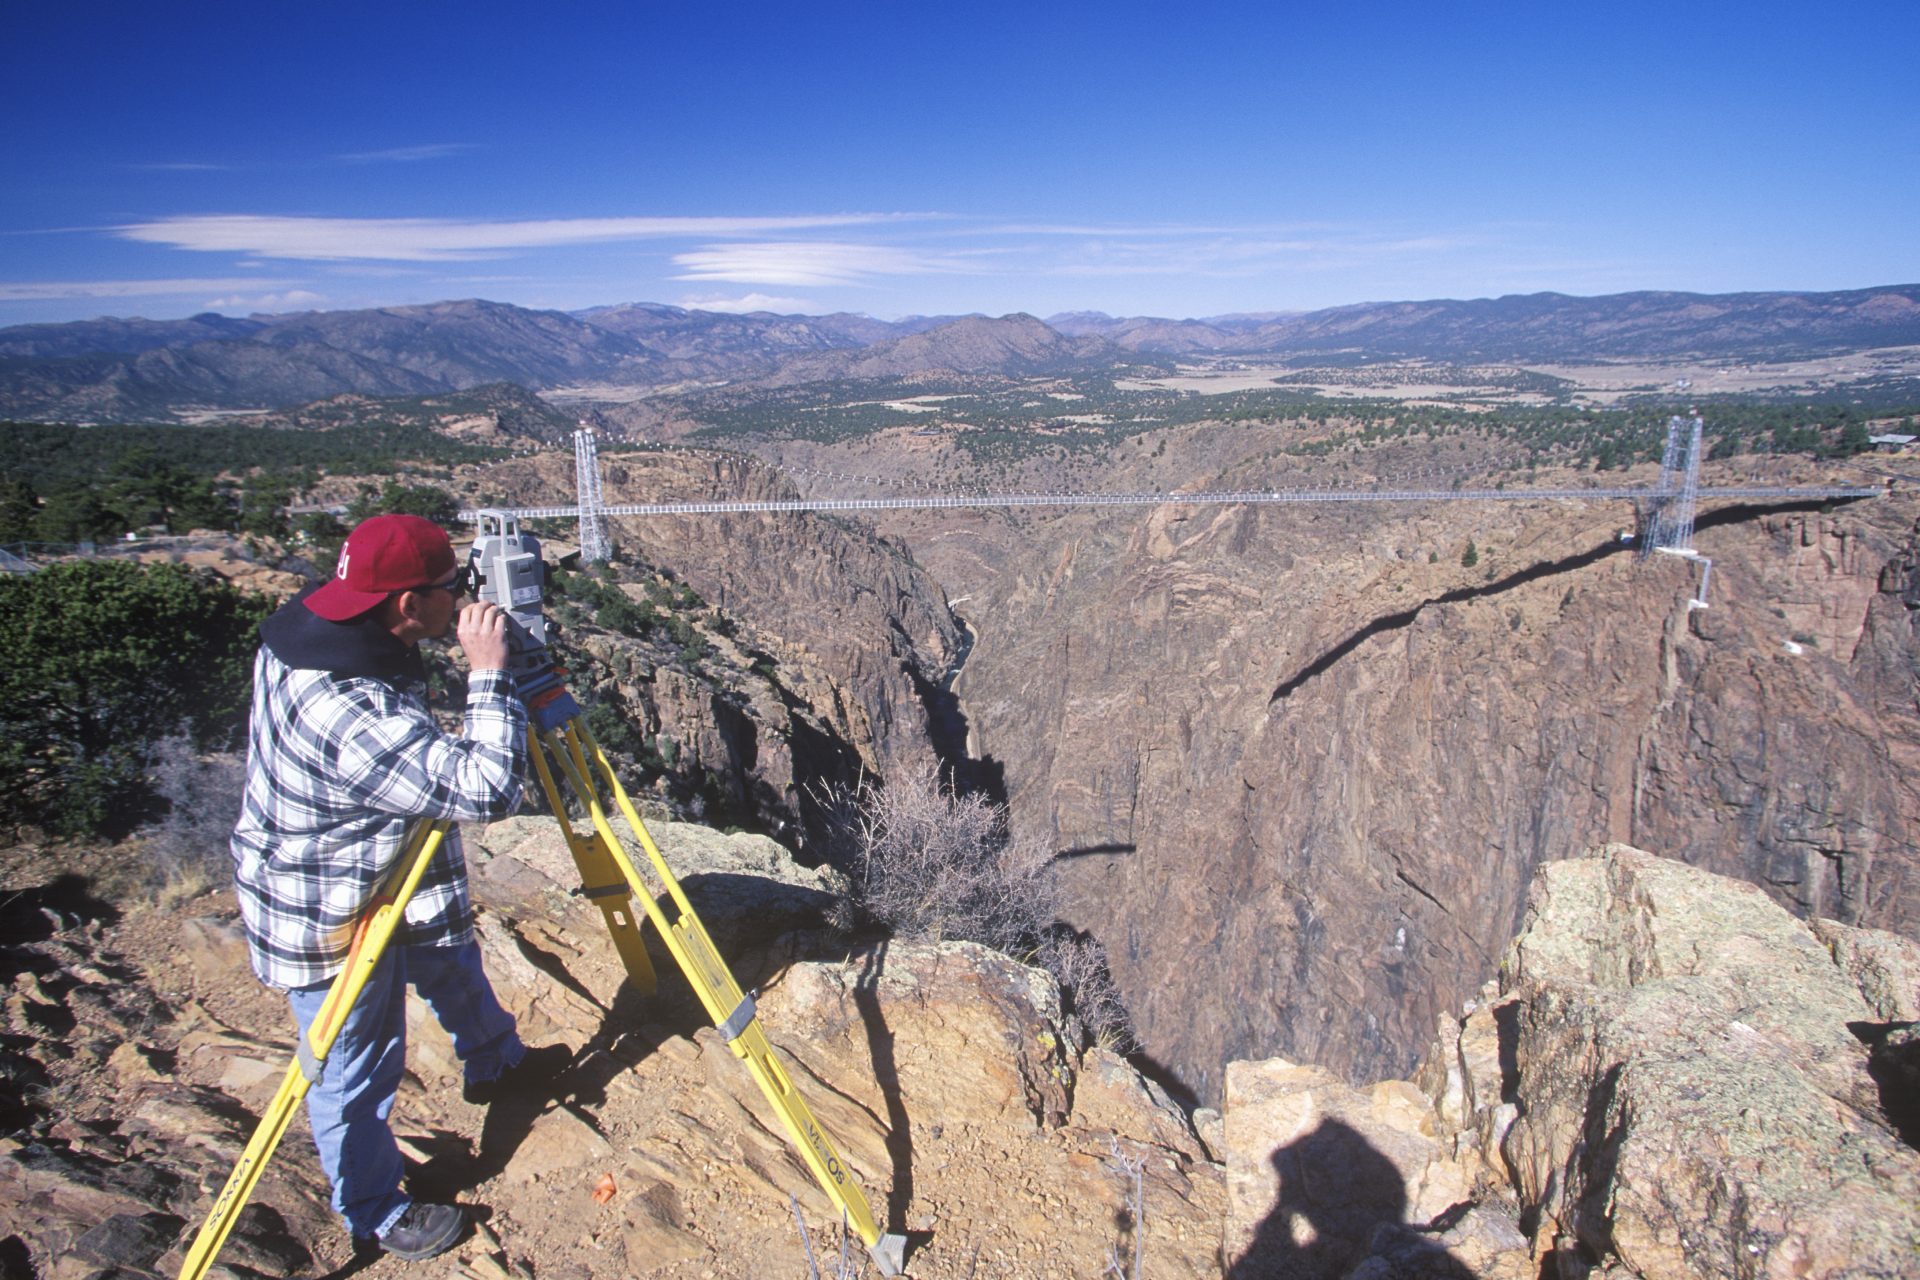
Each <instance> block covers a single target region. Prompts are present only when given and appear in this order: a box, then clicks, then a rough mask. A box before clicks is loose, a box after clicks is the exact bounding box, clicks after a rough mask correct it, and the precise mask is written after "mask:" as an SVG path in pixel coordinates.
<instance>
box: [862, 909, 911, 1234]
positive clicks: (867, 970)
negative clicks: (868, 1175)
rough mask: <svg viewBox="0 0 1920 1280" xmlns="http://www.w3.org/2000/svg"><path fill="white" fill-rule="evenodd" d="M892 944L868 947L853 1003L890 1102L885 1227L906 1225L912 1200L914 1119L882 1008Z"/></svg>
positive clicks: (878, 1079)
mask: <svg viewBox="0 0 1920 1280" xmlns="http://www.w3.org/2000/svg"><path fill="white" fill-rule="evenodd" d="M890 945H891V944H890V943H888V942H886V941H884V940H883V941H881V942H878V943H876V944H874V945H873V946H872V947H870V948H869V949H868V951H867V953H866V955H865V956H863V957H861V961H860V971H859V973H858V974H857V975H856V977H855V979H854V983H853V1004H854V1008H855V1009H857V1010H859V1013H860V1022H861V1024H862V1025H863V1026H864V1027H865V1028H866V1032H867V1053H868V1055H869V1056H870V1057H871V1058H872V1059H873V1078H874V1083H876V1084H878V1085H879V1086H880V1096H881V1097H882V1098H883V1099H885V1101H886V1105H887V1143H886V1145H887V1157H888V1159H889V1160H890V1161H892V1163H893V1183H892V1186H891V1188H890V1189H889V1190H888V1192H887V1220H886V1223H885V1224H884V1225H883V1226H882V1230H885V1229H886V1227H888V1226H899V1225H903V1224H904V1223H905V1222H906V1220H907V1207H908V1206H909V1205H911V1204H912V1203H913V1121H912V1119H911V1118H909V1117H908V1115H907V1107H906V1103H905V1101H904V1100H903V1099H902V1098H901V1096H900V1064H899V1062H898V1060H897V1059H896V1057H895V1055H894V1052H893V1031H892V1030H891V1029H890V1028H889V1027H888V1026H887V1019H886V1015H885V1014H883V1013H882V1012H881V1010H880V992H879V982H880V975H881V973H882V972H883V971H884V970H885V969H886V965H887V949H888V947H889V946H890ZM910 1243H912V1240H911V1238H910Z"/></svg>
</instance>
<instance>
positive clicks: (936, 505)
mask: <svg viewBox="0 0 1920 1280" xmlns="http://www.w3.org/2000/svg"><path fill="white" fill-rule="evenodd" d="M573 441H574V481H575V484H574V493H575V499H574V501H573V502H572V503H569V504H565V505H555V506H535V507H509V508H489V510H495V509H499V510H504V511H505V513H506V514H509V515H513V516H516V517H518V518H520V519H523V520H527V519H565V520H577V521H578V522H579V525H580V551H581V558H582V559H583V560H586V561H589V562H594V561H602V560H605V559H607V558H608V557H609V556H610V555H611V553H612V546H611V542H610V540H609V538H608V535H607V529H606V521H607V519H608V518H610V517H615V516H643V517H644V516H699V515H748V514H755V513H779V512H800V511H811V512H857V511H940V510H975V509H982V508H998V509H1017V508H1024V507H1158V506H1168V505H1179V506H1206V505H1215V506H1222V505H1248V506H1310V505H1315V504H1320V503H1379V502H1388V503H1392V502H1539V501H1543V500H1547V501H1561V502H1593V501H1605V500H1609V499H1612V500H1627V501H1632V502H1635V503H1638V504H1640V508H1641V511H1642V513H1643V522H1642V529H1643V532H1642V534H1641V538H1640V544H1639V548H1638V549H1639V552H1640V554H1641V555H1642V556H1646V555H1649V554H1651V553H1653V552H1655V551H1660V552H1666V553H1669V554H1673V555H1679V556H1685V557H1687V558H1690V559H1694V560H1698V561H1700V562H1701V563H1702V565H1703V569H1702V573H1701V579H1700V591H1699V594H1698V596H1697V598H1696V599H1695V601H1694V604H1695V605H1696V606H1698V607H1705V604H1706V583H1707V577H1708V575H1709V574H1710V573H1711V571H1712V562H1711V561H1709V560H1706V559H1705V558H1704V557H1702V556H1700V555H1699V554H1698V553H1697V552H1696V551H1694V549H1693V546H1692V542H1693V523H1694V513H1695V511H1696V509H1697V508H1698V506H1699V504H1700V503H1701V502H1703V501H1745V502H1832V501H1842V500H1846V499H1851V498H1872V497H1878V496H1880V495H1881V494H1883V493H1884V492H1885V489H1884V488H1881V487H1877V486H1864V485H1799V486H1780V485H1711V486H1709V485H1702V484H1701V483H1700V464H1701V460H1702V457H1703V454H1702V445H1703V443H1704V442H1703V440H1702V424H1701V421H1700V418H1699V417H1698V415H1695V416H1692V417H1681V416H1678V415H1676V416H1675V417H1673V418H1671V419H1669V421H1668V423H1667V441H1666V448H1665V450H1664V451H1663V453H1662V455H1661V462H1660V478H1659V480H1658V481H1657V482H1656V483H1655V484H1654V485H1653V486H1652V487H1648V486H1646V485H1613V486H1607V485H1601V486H1596V487H1593V488H1585V489H1566V488H1515V487H1500V488H1492V489H1489V488H1472V489H1469V488H1459V487H1449V488H1432V487H1425V486H1410V487H1406V488H1385V487H1370V488H1360V487H1347V488H1342V487H1338V486H1331V485H1327V486H1313V487H1304V488H1291V489H1200V490H1182V491H1171V492H1164V493H1085V492H1068V491H1055V492H1034V493H953V492H946V491H941V490H937V489H933V488H932V487H930V486H928V485H926V484H925V483H924V482H916V481H907V482H904V483H905V484H906V485H907V486H909V487H911V488H912V489H913V490H915V491H913V492H908V493H899V494H889V495H885V496H875V497H865V498H842V497H814V498H765V499H735V500H728V499H717V498H716V499H710V500H704V501H691V502H633V503H614V504H608V503H606V502H604V501H603V500H602V496H601V490H600V468H599V463H598V455H597V446H596V444H595V441H594V434H593V432H592V431H591V430H590V429H587V428H585V427H582V428H581V429H580V430H579V431H576V432H574V435H573ZM789 470H790V472H795V473H804V474H811V475H817V476H820V477H822V478H826V479H831V480H837V481H843V482H855V483H862V484H876V483H886V482H883V481H878V480H877V479H876V478H875V477H871V476H854V475H843V474H841V473H839V472H834V471H825V470H818V469H812V468H789ZM460 516H461V518H462V519H465V520H469V521H471V520H474V519H477V518H478V512H476V511H462V512H461V513H460Z"/></svg>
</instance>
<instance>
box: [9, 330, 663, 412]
mask: <svg viewBox="0 0 1920 1280" xmlns="http://www.w3.org/2000/svg"><path fill="white" fill-rule="evenodd" d="M204 319H205V318H204V317H196V319H195V320H193V321H176V322H171V323H170V324H168V323H162V324H159V325H153V324H150V323H149V322H145V321H121V320H93V321H83V322H80V323H78V324H76V325H34V326H26V328H27V329H29V330H31V331H34V332H29V333H27V334H25V335H21V333H20V330H17V329H3V330H0V352H7V351H14V350H16V349H17V348H24V347H27V346H31V345H38V346H41V347H45V348H49V349H56V350H58V351H60V352H61V353H62V354H61V355H60V356H58V357H55V358H44V357H35V356H32V355H29V354H12V355H0V412H4V413H6V414H8V415H10V416H13V417H19V418H32V419H41V420H48V419H74V420H79V421H107V420H115V419H118V420H140V419H151V418H165V417H168V416H172V415H173V414H175V413H177V412H178V411H180V410H183V409H186V408H220V409H268V408H276V407H279V406H283V405H290V404H304V403H308V402H311V401H316V400H322V399H326V398H328V397H330V396H337V395H345V394H353V395H364V396H413V395H428V394H432V393H434V392H444V391H458V390H464V389H466V388H469V387H476V386H482V385H485V384H487V383H492V382H514V383H518V384H521V385H523V386H534V387H539V386H553V385H557V384H561V383H565V382H570V381H577V380H581V379H588V378H618V379H621V380H624V381H630V382H649V381H653V380H655V379H659V378H662V377H665V376H668V375H667V364H668V362H667V361H665V360H663V359H661V358H660V357H658V356H656V355H655V354H654V353H652V352H651V351H649V350H647V348H645V347H644V346H642V345H641V344H639V343H636V342H634V341H633V340H632V339H630V338H626V337H624V336H622V335H620V334H618V333H615V332H613V331H612V330H609V329H605V328H601V327H599V326H597V325H591V324H588V323H586V322H585V321H583V320H578V319H575V318H574V317H572V316H569V315H566V314H565V313H563V312H558V311H530V310H527V309H526V308H523V307H514V306H508V305H506V304H504V303H498V302H485V301H480V300H467V301H461V302H441V303H433V304H431V305H427V306H417V307H383V308H379V309H374V310H365V311H315V312H305V313H301V314H295V315H287V316H271V317H256V318H254V319H252V320H247V321H238V322H235V327H234V328H233V329H232V330H231V331H230V332H227V333H224V334H221V335H220V336H214V337H208V336H207V334H208V333H209V332H214V331H215V330H216V328H217V327H216V326H213V325H210V324H203V323H201V322H202V321H203V320H204ZM49 331H51V332H49ZM87 342H95V343H101V344H108V345H101V346H99V347H96V348H95V349H94V350H93V351H91V352H88V353H86V354H78V353H76V348H77V347H79V346H80V345H82V344H84V343H87ZM137 342H159V343H161V345H149V346H147V347H145V348H144V349H141V350H137V351H135V350H130V349H128V348H129V346H130V344H133V343H137Z"/></svg>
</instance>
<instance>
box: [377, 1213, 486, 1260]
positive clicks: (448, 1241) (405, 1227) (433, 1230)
mask: <svg viewBox="0 0 1920 1280" xmlns="http://www.w3.org/2000/svg"><path fill="white" fill-rule="evenodd" d="M466 1229H467V1211H466V1210H465V1209H462V1208H461V1207H460V1206H459V1205H457V1204H421V1203H420V1202H419V1201H418V1200H416V1201H414V1202H413V1203H412V1204H410V1205H408V1206H407V1208H406V1212H404V1213H402V1214H401V1215H400V1219H399V1221H397V1222H395V1223H394V1224H393V1225H392V1226H390V1227H388V1228H387V1230H386V1233H385V1234H384V1235H382V1236H381V1237H380V1247H381V1248H382V1249H385V1250H386V1251H387V1252H388V1253H390V1254H392V1255H393V1256H394V1257H396V1258H405V1259H406V1260H407V1261H408V1262H419V1261H421V1260H422V1259H425V1258H435V1257H438V1256H439V1255H441V1254H443V1253H445V1252H446V1251H447V1250H449V1249H451V1248H453V1246H454V1245H455V1244H456V1243H458V1241H459V1239H460V1237H461V1235H462V1234H464V1233H465V1231H466Z"/></svg>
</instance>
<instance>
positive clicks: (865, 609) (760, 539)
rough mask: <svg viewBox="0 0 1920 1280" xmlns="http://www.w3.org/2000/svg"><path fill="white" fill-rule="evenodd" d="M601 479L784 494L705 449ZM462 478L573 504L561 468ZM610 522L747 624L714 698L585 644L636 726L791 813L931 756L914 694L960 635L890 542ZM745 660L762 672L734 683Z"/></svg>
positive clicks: (686, 495) (846, 528)
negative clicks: (847, 783) (809, 796)
mask: <svg viewBox="0 0 1920 1280" xmlns="http://www.w3.org/2000/svg"><path fill="white" fill-rule="evenodd" d="M601 482H602V488H603V496H604V498H605V500H606V501H607V503H609V504H610V505H618V504H623V503H648V502H674V501H694V500H698V499H702V498H713V497H725V498H728V499H735V498H738V499H753V498H771V497H780V496H790V491H788V490H786V489H784V488H782V487H781V486H782V484H783V482H782V481H781V480H780V479H779V478H778V477H777V476H776V475H775V473H773V472H771V471H769V470H768V469H767V468H765V467H764V466H762V465H761V464H759V463H757V462H755V461H753V460H752V459H750V458H745V457H742V456H740V455H737V454H726V453H720V452H717V451H663V452H649V453H630V454H618V455H613V456H611V457H607V458H606V459H604V461H603V465H602V481H601ZM475 484H476V486H477V491H478V492H481V493H490V494H493V495H496V496H499V497H504V498H505V499H506V500H507V501H509V502H511V503H514V504H517V505H533V504H538V503H553V502H565V501H570V500H571V495H572V491H573V468H572V461H571V458H570V457H569V456H563V455H559V454H542V455H539V456H536V457H532V458H525V459H516V460H514V461H512V462H509V463H504V464H501V465H500V466H499V467H496V468H490V469H488V470H487V471H486V472H485V473H483V474H482V475H481V476H480V477H479V478H478V479H477V480H476V481H475ZM610 528H611V532H612V535H613V537H614V539H615V540H616V541H617V542H618V543H619V544H620V545H621V546H622V547H623V548H624V549H626V550H627V551H629V552H631V553H632V554H634V555H635V556H637V557H639V558H642V559H644V560H645V561H646V562H648V563H650V564H652V565H655V566H658V567H661V568H664V569H667V570H669V571H671V572H672V573H673V574H674V575H675V576H676V577H678V578H679V579H681V580H684V581H685V582H686V583H688V584H690V585H691V586H692V587H694V588H695V589H696V590H697V591H698V592H699V593H700V595H701V596H702V597H704V598H705V599H706V600H708V601H709V602H711V603H712V604H714V605H716V606H718V607H719V608H721V609H723V610H725V611H726V612H727V613H729V614H731V615H732V616H734V617H736V618H738V619H740V620H742V621H744V622H745V623H746V624H748V633H747V634H743V635H742V636H741V637H739V638H738V642H737V643H732V642H729V643H727V644H726V645H725V646H724V647H725V648H726V649H728V650H729V651H731V652H732V653H733V655H734V657H735V658H736V659H738V660H737V661H735V662H733V663H731V664H729V665H731V667H733V668H735V669H736V670H737V672H738V673H742V678H740V679H729V680H727V681H725V682H724V683H725V684H726V686H727V688H726V690H725V691H724V693H723V694H722V693H716V690H715V688H714V685H713V682H712V681H688V680H686V679H684V678H682V677H681V676H680V675H678V674H676V673H675V672H673V671H671V670H668V669H664V668H658V667H656V666H654V665H653V664H648V663H644V662H638V663H637V662H636V661H634V660H633V659H632V658H630V657H629V658H621V657H620V656H619V655H618V653H617V650H618V649H619V647H620V646H619V645H618V643H617V641H608V642H596V643H597V644H598V646H599V648H601V649H602V650H604V651H605V652H606V653H607V654H608V661H607V664H606V665H607V670H608V671H609V672H610V673H611V681H612V683H611V685H610V686H609V688H610V689H611V691H612V692H614V693H616V694H617V695H618V696H619V698H620V701H621V702H622V704H623V706H624V708H625V710H624V712H623V714H626V715H628V716H629V718H631V719H632V720H634V722H635V723H636V725H637V727H638V728H639V729H640V731H641V732H643V733H645V734H648V735H649V736H651V735H654V734H658V733H661V732H666V733H668V734H669V735H670V736H671V737H672V738H673V739H674V740H675V741H676V742H680V743H685V744H690V745H691V746H692V749H693V750H694V751H695V752H696V753H697V754H698V757H699V759H700V760H701V761H702V762H704V763H706V764H709V765H711V766H712V767H714V768H715V769H717V770H718V771H719V772H720V773H721V774H723V775H724V776H725V777H727V778H728V779H731V781H730V783H729V785H730V786H732V787H733V788H734V789H735V790H737V791H739V792H740V793H741V795H742V797H743V798H746V799H749V800H752V801H753V803H755V804H761V805H762V807H764V808H766V809H767V810H768V811H769V812H781V811H783V810H784V811H786V812H792V811H793V810H794V808H795V807H796V806H797V804H798V801H799V798H800V794H801V793H802V792H803V791H804V790H805V788H806V787H807V786H808V785H809V784H810V783H811V782H813V781H816V780H827V781H832V780H836V779H839V778H841V777H843V776H845V775H848V774H851V773H857V771H858V770H859V769H860V768H862V767H864V768H866V769H869V770H875V771H880V772H886V771H889V770H891V769H893V768H894V767H896V766H898V765H900V764H901V763H903V762H913V761H918V760H924V759H928V758H931V756H932V754H933V748H932V741H931V738H930V736H929V720H928V717H929V710H928V704H927V695H928V692H929V691H930V690H931V689H932V687H933V686H934V685H936V684H937V683H938V682H939V680H940V678H941V675H942V673H943V671H944V670H945V668H946V666H947V664H948V663H949V662H950V661H951V658H952V655H953V654H954V653H955V652H956V650H957V648H958V645H959V628H958V626H957V625H956V624H955V622H954V620H953V617H952V614H951V613H950V611H949V610H948V608H947V606H946V600H945V597H944V596H943V595H942V593H941V591H940V589H939V587H938V586H937V585H936V584H935V583H934V582H933V580H932V579H931V578H930V577H928V576H927V574H926V573H925V572H924V571H923V570H921V568H920V567H919V566H918V565H917V564H916V563H915V562H914V560H913V557H912V556H911V555H910V554H908V552H907V551H906V550H905V548H904V547H903V546H902V545H901V544H899V543H897V542H892V541H889V540H887V539H884V538H881V537H879V536H877V535H875V534H874V533H873V532H872V531H871V530H869V529H867V528H865V527H863V526H858V525H852V524H847V523H843V522H840V521H837V520H833V519H830V518H823V517H817V516H810V515H701V516H680V517H649V518H646V519H637V518H636V519H628V518H618V519H614V520H612V521H610ZM753 663H758V664H759V665H760V672H759V673H758V674H753V675H745V674H743V673H744V672H745V669H746V668H747V667H748V666H749V665H750V664H753ZM642 668H645V669H644V670H642ZM755 796H766V797H769V798H770V799H769V801H768V802H766V803H764V804H763V803H762V801H760V800H754V799H753V798H754V797H755Z"/></svg>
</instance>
